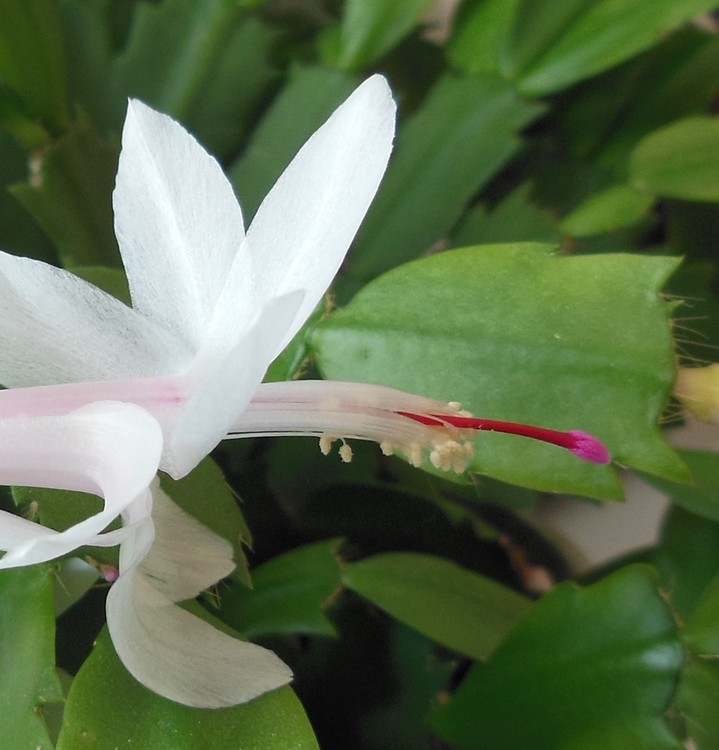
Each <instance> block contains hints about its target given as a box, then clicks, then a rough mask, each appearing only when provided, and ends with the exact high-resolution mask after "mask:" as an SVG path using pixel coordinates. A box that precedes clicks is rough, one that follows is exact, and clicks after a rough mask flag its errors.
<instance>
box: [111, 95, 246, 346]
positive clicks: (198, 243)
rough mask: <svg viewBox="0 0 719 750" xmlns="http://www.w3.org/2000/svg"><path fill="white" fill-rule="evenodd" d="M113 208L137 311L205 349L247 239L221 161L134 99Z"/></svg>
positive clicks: (165, 118) (190, 137)
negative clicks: (230, 273) (234, 261)
mask: <svg viewBox="0 0 719 750" xmlns="http://www.w3.org/2000/svg"><path fill="white" fill-rule="evenodd" d="M113 205H114V208H115V232H116V234H117V239H118V243H119V245H120V251H121V253H122V260H123V263H124V264H125V270H126V271H127V276H128V281H129V284H130V292H131V295H132V303H133V307H134V308H135V309H136V310H138V311H139V312H141V313H143V314H145V315H147V316H148V317H150V318H152V319H153V320H155V321H156V322H159V323H161V324H162V325H163V326H165V327H167V328H168V329H169V330H171V331H173V332H174V333H175V334H176V335H178V336H180V337H181V338H183V339H184V340H185V341H187V342H188V343H189V344H190V345H191V346H193V347H199V345H200V342H201V341H202V337H203V331H204V329H205V327H206V326H207V324H208V323H209V320H210V318H211V316H212V310H213V307H214V304H215V302H216V300H217V297H218V296H219V294H220V290H221V289H222V286H223V284H224V281H225V276H226V274H227V272H228V270H229V267H230V264H231V263H232V259H233V257H234V255H235V253H236V252H237V250H238V248H239V247H240V244H241V242H242V239H243V236H244V229H243V225H242V214H241V212H240V208H239V205H238V203H237V200H236V199H235V196H234V193H233V192H232V187H231V186H230V184H229V182H228V181H227V179H226V178H225V176H224V175H223V173H222V170H221V168H220V166H219V164H217V162H216V161H215V160H214V159H213V158H212V157H211V156H209V154H207V153H206V152H205V151H204V150H203V149H202V147H201V146H200V145H199V144H198V143H197V142H196V141H195V139H194V138H192V136H190V135H189V134H188V133H187V132H186V131H185V130H184V129H183V128H182V127H181V126H180V125H178V124H177V123H176V122H174V121H173V120H172V119H170V118H169V117H167V116H166V115H162V114H159V113H157V112H154V111H153V110H151V109H150V108H149V107H147V106H145V105H144V104H142V103H140V102H138V101H134V100H133V101H130V103H129V105H128V109H127V117H126V119H125V127H124V130H123V134H122V152H121V154H120V163H119V167H118V173H117V181H116V187H115V193H114V196H113Z"/></svg>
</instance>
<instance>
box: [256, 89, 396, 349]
mask: <svg viewBox="0 0 719 750" xmlns="http://www.w3.org/2000/svg"><path fill="white" fill-rule="evenodd" d="M394 115H395V105H394V102H393V101H392V97H391V92H390V90H389V87H388V86H387V82H386V81H385V80H384V78H382V77H381V76H373V77H372V78H370V79H369V80H367V81H365V82H364V83H363V84H362V85H361V86H360V87H359V88H357V89H356V90H355V91H354V93H353V94H352V95H351V96H350V97H349V98H348V99H347V101H345V102H344V104H342V105H341V106H340V107H339V108H338V109H337V110H336V111H335V112H334V114H333V115H332V116H331V117H330V118H329V120H328V121H327V122H326V123H325V124H324V125H323V126H322V127H321V128H320V129H319V130H318V131H317V132H316V133H315V134H314V135H313V136H312V137H311V138H310V139H309V140H308V141H307V143H305V145H304V146H303V147H302V148H301V149H300V151H299V153H298V154H297V156H296V157H295V158H294V160H293V161H292V163H291V164H290V165H289V166H288V167H287V169H286V170H285V171H284V173H283V174H282V176H281V177H280V179H279V180H278V181H277V183H276V184H275V186H274V187H273V188H272V190H271V191H270V193H269V195H268V196H267V197H266V198H265V200H264V201H263V203H262V205H261V206H260V208H259V209H258V211H257V214H256V216H255V218H254V219H253V221H252V224H251V226H250V228H249V229H248V231H247V244H248V247H249V251H250V253H251V255H252V259H253V263H254V265H255V268H256V269H257V273H256V276H255V284H256V294H257V297H258V298H259V299H266V298H269V297H271V296H273V295H275V294H283V293H286V292H289V291H292V290H294V289H304V290H305V291H306V292H307V294H306V296H305V299H304V301H303V303H302V307H301V308H300V310H299V311H298V314H297V317H296V319H295V321H294V322H293V325H292V326H291V327H290V329H289V330H288V332H287V335H286V336H285V338H284V339H283V341H282V344H281V347H284V346H285V345H286V344H287V343H289V341H290V339H291V338H292V337H293V336H294V335H295V333H297V331H298V330H299V329H300V327H301V326H302V324H303V323H304V321H305V320H306V318H307V317H308V316H309V314H310V313H311V312H312V310H313V309H314V308H315V307H316V305H317V303H318V302H319V301H320V299H321V298H322V295H323V294H324V293H325V291H326V290H327V287H328V286H329V284H330V282H331V281H332V279H333V278H334V276H335V274H336V273H337V271H338V269H339V267H340V264H341V263H342V261H343V259H344V257H345V254H346V252H347V249H348V248H349V246H350V243H351V242H352V239H353V237H354V236H355V233H356V232H357V229H358V228H359V225H360V223H361V221H362V219H363V217H364V215H365V213H366V212H367V209H368V207H369V205H370V203H371V201H372V199H373V198H374V195H375V192H376V191H377V188H378V186H379V183H380V180H381V179H382V175H383V174H384V171H385V168H386V166H387V161H388V159H389V155H390V151H391V148H392V138H393V134H394Z"/></svg>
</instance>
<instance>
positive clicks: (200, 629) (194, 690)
mask: <svg viewBox="0 0 719 750" xmlns="http://www.w3.org/2000/svg"><path fill="white" fill-rule="evenodd" d="M153 496H154V500H155V504H154V509H153V516H152V518H147V519H146V520H145V521H144V522H143V523H141V524H140V525H139V526H137V527H136V531H135V533H134V534H133V535H131V536H129V537H128V538H127V540H126V541H125V542H123V544H122V547H121V550H120V572H121V575H120V578H119V579H118V580H117V581H116V582H115V584H114V585H113V586H112V588H111V589H110V593H109V595H108V599H107V624H108V629H109V631H110V636H111V637H112V642H113V645H114V646H115V650H116V651H117V653H118V655H119V656H120V659H121V660H122V662H123V664H124V665H125V667H126V668H127V669H128V671H130V672H131V673H132V674H133V675H134V676H135V678H136V679H137V680H138V681H139V682H141V683H142V684H143V685H145V686H146V687H148V688H149V689H150V690H153V691H154V692H156V693H159V694H160V695H162V696H164V697H165V698H169V699H170V700H174V701H177V702H178V703H183V704H185V705H188V706H195V707H198V708H219V707H222V706H232V705H236V704H238V703H244V702H246V701H249V700H251V699H252V698H256V697H257V696H258V695H261V694H262V693H264V692H267V691H268V690H273V689H274V688H277V687H280V686H282V685H284V684H286V683H287V682H289V680H290V679H291V677H292V674H291V672H290V670H289V669H288V668H287V666H285V664H283V663H282V661H280V659H278V658H277V657H276V656H275V655H274V654H273V653H272V652H271V651H268V650H267V649H264V648H261V647H260V646H256V645H254V644H252V643H246V642H245V641H240V640H238V639H236V638H232V637H230V636H229V635H227V634H225V633H223V632H221V631H219V630H217V629H216V628H214V627H212V626H211V625H210V624H208V623H206V622H204V621H203V620H200V619H199V618H198V617H195V616H194V615H192V614H190V613H189V612H187V611H185V610H183V609H181V608H180V607H178V606H176V605H175V604H174V603H173V602H172V600H171V598H170V597H169V596H168V594H171V595H172V596H173V597H174V596H177V595H185V594H189V595H194V594H196V593H197V590H196V587H197V586H198V585H202V587H203V588H204V587H205V586H206V585H209V584H211V583H215V582H216V581H217V580H219V579H220V578H222V577H223V576H224V575H225V574H226V571H227V553H228V551H229V552H230V553H231V550H228V546H229V545H228V543H227V541H226V540H224V539H222V538H221V537H219V536H217V535H216V534H214V533H213V532H211V531H209V529H206V528H205V527H202V524H199V523H198V521H196V520H195V519H194V518H192V517H191V516H189V515H188V514H186V513H185V512H184V511H182V510H181V509H180V508H178V507H177V506H176V505H175V504H174V503H173V502H172V501H171V500H170V499H169V498H168V497H167V496H166V495H165V494H164V493H163V492H162V491H161V490H159V488H157V487H155V489H154V490H153ZM128 520H133V514H132V512H131V513H130V514H128ZM135 520H136V519H135ZM153 521H154V523H155V525H156V538H155V540H154V542H153ZM198 526H199V527H202V528H201V529H198ZM198 532H199V533H198ZM171 540H172V542H173V543H174V548H173V544H171V543H170V541H171ZM193 565H197V566H198V567H200V568H201V569H202V571H201V573H199V574H198V573H197V572H194V571H192V570H190V568H192V566H193ZM175 575H176V576H177V578H176V580H174V581H173V580H171V579H172V578H173V577H174V576H175Z"/></svg>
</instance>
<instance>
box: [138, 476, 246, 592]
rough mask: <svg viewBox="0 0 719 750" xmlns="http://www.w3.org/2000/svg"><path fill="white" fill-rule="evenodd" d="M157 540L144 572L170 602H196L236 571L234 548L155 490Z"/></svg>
mask: <svg viewBox="0 0 719 750" xmlns="http://www.w3.org/2000/svg"><path fill="white" fill-rule="evenodd" d="M152 495H153V500H154V502H153V508H152V518H153V521H154V523H155V539H154V542H153V544H152V547H151V548H150V550H149V551H148V553H147V555H146V556H145V558H144V560H142V562H141V563H140V567H141V570H142V572H143V573H144V574H145V575H146V576H147V577H148V578H149V580H150V581H151V582H152V585H153V586H154V587H155V588H156V589H158V591H160V593H162V594H164V595H165V596H166V597H167V598H168V599H169V600H170V601H173V602H180V601H183V600H185V599H193V598H194V597H196V596H197V595H198V594H199V593H200V592H201V591H204V590H205V589H206V588H209V587H210V586H212V585H214V584H215V583H217V581H219V580H221V579H222V578H225V577H227V576H228V575H229V574H230V573H231V572H232V571H233V570H234V569H235V563H234V561H233V559H232V554H233V548H232V545H231V544H230V543H229V542H228V541H227V540H226V539H223V538H222V537H221V536H218V535H217V534H215V533H214V532H213V531H211V530H210V529H208V528H207V526H205V525H204V524H203V523H200V522H199V521H198V520H197V519H195V518H193V517H192V516H191V515H189V514H188V513H185V511H183V510H182V509H181V508H180V507H179V506H178V505H177V504H176V503H174V502H173V501H172V500H171V499H170V498H169V497H168V496H167V495H166V494H165V492H163V490H162V489H160V487H159V486H158V487H155V488H154V489H153V493H152Z"/></svg>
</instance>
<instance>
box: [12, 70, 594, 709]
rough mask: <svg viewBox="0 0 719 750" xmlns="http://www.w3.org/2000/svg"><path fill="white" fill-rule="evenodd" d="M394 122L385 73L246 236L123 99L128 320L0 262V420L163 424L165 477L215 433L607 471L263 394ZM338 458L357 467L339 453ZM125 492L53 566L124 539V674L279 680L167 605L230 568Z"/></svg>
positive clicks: (284, 674) (233, 699) (214, 681)
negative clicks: (507, 455)
mask: <svg viewBox="0 0 719 750" xmlns="http://www.w3.org/2000/svg"><path fill="white" fill-rule="evenodd" d="M394 110H395V107H394V103H393V101H392V98H391V95H390V92H389V89H388V87H387V84H386V82H385V81H384V79H382V78H381V77H379V76H374V77H373V78H371V79H369V80H368V81H366V82H365V83H364V84H362V85H361V86H360V87H359V88H358V89H357V90H356V91H355V92H354V93H353V94H352V95H351V96H350V97H349V98H348V99H347V101H346V102H345V103H344V104H342V105H341V106H340V107H339V108H338V109H337V110H336V111H335V112H334V114H333V115H332V116H331V117H330V119H329V120H328V121H327V123H325V125H324V126H323V127H321V128H320V129H319V130H318V131H317V132H316V133H315V134H314V135H313V136H312V137H311V138H310V139H309V140H308V142H307V143H306V144H305V145H304V146H303V148H302V149H301V150H300V151H299V153H298V154H297V156H296V157H295V159H294V160H293V161H292V163H291V164H290V165H289V167H288V168H287V169H286V170H285V172H284V173H283V174H282V176H281V177H280V179H279V180H278V181H277V183H276V184H275V186H274V187H273V188H272V190H271V191H270V193H269V194H268V196H267V197H266V198H265V200H264V201H263V203H262V205H261V206H260V208H259V209H258V211H257V214H256V216H255V217H254V219H253V221H252V224H251V225H250V227H249V229H248V230H247V233H246V234H245V232H244V229H243V221H242V215H241V211H240V207H239V205H238V203H237V201H236V199H235V196H234V194H233V191H232V188H231V186H230V184H229V182H228V181H227V180H226V178H225V177H224V175H223V173H222V170H221V168H220V167H219V165H218V164H217V162H216V161H215V160H214V159H212V157H210V156H209V155H208V154H207V153H206V152H205V151H204V150H203V149H202V148H201V147H200V146H199V144H198V143H197V142H196V141H195V140H194V139H193V138H192V137H191V136H190V135H189V134H188V133H187V132H186V131H185V130H184V129H183V128H182V127H181V126H180V125H178V124H177V123H175V122H174V121H172V120H171V119H170V118H168V117H166V116H165V115H162V114H159V113H156V112H154V111H152V110H151V109H149V108H148V107H146V106H145V105H143V104H141V103H139V102H130V105H129V107H128V114H127V118H126V121H125V127H124V130H123V137H122V152H121V156H120V163H119V168H118V175H117V183H116V188H115V192H114V196H113V203H114V210H115V228H116V233H117V238H118V243H119V246H120V251H121V254H122V260H123V263H124V266H125V271H126V273H127V277H128V282H129V287H130V293H131V298H132V307H127V306H126V305H124V304H122V303H121V302H119V301H117V300H116V299H114V298H113V297H111V296H109V295H107V294H105V293H104V292H102V291H100V290H99V289H97V288H96V287H94V286H92V285H90V284H88V283H86V282H84V281H82V280H80V279H79V278H77V277H76V276H74V275H72V274H70V273H68V272H66V271H64V270H62V269H58V268H55V267H52V266H49V265H46V264H43V263H40V262H37V261H33V260H29V259H24V258H18V257H15V256H11V255H6V254H0V306H1V308H2V309H0V344H1V345H2V349H3V357H2V358H0V382H2V384H3V385H5V386H7V387H9V388H10V390H7V391H2V392H0V418H7V419H12V418H19V417H22V418H38V419H51V418H60V417H61V415H64V414H67V413H69V412H74V411H75V410H77V409H81V408H83V407H84V408H88V407H87V404H90V403H93V402H97V401H108V400H111V401H115V402H125V404H127V405H132V404H134V405H135V406H134V407H133V408H137V407H138V406H139V407H142V408H143V409H145V410H146V411H147V412H148V413H149V414H151V415H152V416H153V417H154V418H155V419H156V420H157V423H158V424H159V426H160V428H161V431H162V438H163V439H162V455H161V458H160V461H159V466H160V468H161V469H163V470H165V471H167V472H168V473H170V474H171V475H172V476H174V477H182V476H184V475H185V474H187V473H188V472H189V471H191V470H192V469H193V468H194V467H195V466H196V465H197V463H198V462H199V461H200V460H201V459H202V458H203V457H204V456H205V455H207V453H208V452H209V451H210V450H212V448H213V447H214V446H215V445H216V444H217V443H218V442H219V441H220V440H221V439H223V438H224V437H243V436H256V435H288V434H289V435H296V434H299V435H315V436H317V437H319V439H320V448H321V449H322V450H323V452H328V451H329V449H330V447H331V445H332V442H333V441H334V440H335V439H340V440H342V441H344V440H346V439H348V438H356V439H365V440H374V441H376V442H378V443H379V444H380V445H381V447H382V450H383V451H384V452H385V453H392V452H398V453H401V454H402V455H404V456H405V457H406V458H408V460H410V462H411V463H413V464H416V465H420V464H422V463H423V462H424V461H425V460H428V461H429V462H431V463H432V464H433V465H434V466H436V467H437V468H441V469H446V470H454V471H462V470H464V468H465V466H466V465H467V462H468V460H469V458H470V457H471V450H472V448H471V438H472V436H473V435H474V433H475V432H476V431H477V430H499V431H503V432H513V433H517V434H521V435H525V436H527V437H533V438H537V439H540V440H546V441H549V442H554V443H556V444H558V445H560V446H562V447H565V448H567V449H569V450H571V451H573V452H574V453H575V454H576V455H577V456H579V457H580V458H583V459H586V460H590V461H598V462H605V461H608V455H607V453H606V450H605V449H604V448H603V446H602V445H601V444H600V443H598V441H596V440H595V439H594V438H592V437H591V436H589V435H586V434H585V433H582V432H578V431H575V432H568V433H564V432H555V431H551V430H542V429H540V428H533V427H526V426H523V425H515V424H509V423H502V422H494V421H488V420H481V419H477V418H475V417H473V416H472V415H471V414H468V413H466V412H464V411H462V410H461V408H460V406H459V405H458V404H454V403H449V404H446V403H442V402H439V401H435V400H433V399H428V398H424V397H420V396H413V395H411V394H406V393H402V392H399V391H396V390H393V389H388V388H383V387H380V386H376V385H361V384H349V383H331V382H324V381H297V382H290V383H272V384H262V383H261V381H262V378H263V376H264V373H265V371H266V369H267V367H268V366H269V364H270V363H271V362H272V360H273V359H274V358H275V357H276V356H277V355H278V354H279V353H280V352H281V351H282V349H283V348H284V347H285V346H286V344H287V343H289V341H290V340H291V339H292V338H293V337H294V336H295V334H296V333H297V332H298V331H299V329H300V328H301V327H302V325H303V324H304V322H305V321H306V319H307V317H308V316H309V315H310V313H311V312H312V311H313V309H314V308H315V307H316V305H317V304H318V303H319V301H320V300H321V298H322V296H323V295H324V294H325V292H326V290H327V287H328V286H329V284H330V282H331V280H332V279H333V277H334V275H335V274H336V272H337V270H338V269H339V266H340V264H341V263H342V260H343V258H344V256H345V254H346V252H347V249H348V247H349V245H350V242H351V241H352V239H353V237H354V235H355V233H356V231H357V229H358V227H359V224H360V222H361V220H362V218H363V216H364V214H365V212H366V210H367V208H368V206H369V204H370V202H371V200H372V198H373V196H374V194H375V192H376V190H377V187H378V185H379V182H380V179H381V177H382V175H383V173H384V170H385V167H386V164H387V161H388V159H389V154H390V151H391V143H392V138H393V132H394ZM28 386H32V387H28ZM340 455H341V456H342V458H343V459H345V460H348V459H349V458H350V457H351V449H350V448H349V445H348V444H346V443H344V442H343V443H342V445H341V447H340ZM138 477H139V474H138ZM143 480H144V481H145V485H144V486H145V487H146V486H147V483H148V481H149V480H147V477H145V476H144V475H143ZM12 481H14V480H12ZM50 481H51V482H52V481H53V480H52V479H51V480H50ZM24 483H26V484H42V482H37V481H32V477H31V476H27V477H26V479H25V480H24ZM140 485H142V482H140ZM54 486H65V485H62V484H58V483H56V484H54ZM134 490H135V488H133V491H127V492H124V493H122V499H121V500H119V501H115V500H114V499H113V502H112V503H111V502H110V501H109V499H108V494H107V493H102V492H101V493H99V494H101V495H103V496H104V497H105V500H106V505H105V508H104V509H103V511H102V514H103V515H100V514H98V516H93V517H92V518H93V519H95V521H93V524H94V525H93V526H92V529H89V528H88V529H85V527H83V526H82V524H79V525H78V526H76V527H72V529H69V530H68V531H67V532H64V533H65V535H66V536H65V539H66V540H67V543H66V544H65V546H64V547H63V548H62V549H61V550H60V548H59V547H58V552H57V554H63V553H67V552H69V551H70V549H72V548H75V547H79V546H81V545H85V544H92V543H97V539H98V536H97V534H98V529H97V524H98V523H99V521H98V520H97V519H98V518H99V519H100V521H102V523H103V524H104V523H106V522H107V521H108V520H110V516H112V515H113V514H115V515H117V514H118V513H120V512H122V513H123V522H124V524H125V525H124V528H123V529H122V530H119V531H116V532H109V533H110V534H112V535H113V536H111V537H108V540H109V539H113V540H115V541H117V540H118V539H123V541H122V546H121V553H120V573H121V575H120V578H119V580H118V581H117V582H116V583H115V584H114V585H113V587H112V589H111V592H110V595H109V599H108V626H109V629H110V633H111V636H112V639H113V642H114V644H115V647H116V649H117V651H118V653H119V655H120V657H121V658H122V660H123V662H124V663H125V664H126V666H127V667H128V668H129V669H130V671H131V672H132V673H133V674H134V675H135V677H137V679H139V680H140V681H141V682H142V683H143V684H145V685H147V686H148V687H150V688H151V689H153V690H155V691H156V692H158V693H160V694H162V695H164V696H166V697H169V698H172V699H173V700H177V701H180V702H183V703H187V704H189V705H195V706H221V705H232V704H234V703H238V702H242V701H245V700H249V699H250V698H252V697H255V696H256V695H259V694H260V693H262V692H264V691H266V690H269V689H272V688H273V687H277V686H279V685H282V684H284V683H285V682H287V681H288V680H289V679H290V676H291V675H290V673H289V670H287V668H286V667H285V666H284V665H283V664H282V663H281V662H280V661H279V660H278V659H277V658H276V657H275V656H274V655H273V654H271V652H268V651H266V650H264V649H261V648H259V647H257V646H254V645H252V644H246V643H243V642H241V641H237V640H236V639H232V638H230V637H229V636H227V635H225V634H223V633H220V632H219V631H217V630H215V629H214V628H212V627H211V626H209V625H208V624H207V623H204V622H202V621H201V620H199V619H197V618H194V617H193V616H192V615H189V614H188V613H187V612H185V611H183V610H181V609H180V608H178V607H177V606H176V605H175V602H177V601H181V600H182V599H186V598H191V597H194V596H195V595H196V594H197V593H199V592H200V591H201V590H202V589H203V588H206V587H207V586H209V585H211V584H212V583H214V582H216V581H217V580H219V579H220V578H222V577H224V576H225V575H227V574H228V573H229V572H230V570H231V569H232V562H231V549H230V545H229V544H228V543H227V542H225V541H224V540H222V539H220V538H219V537H217V536H216V535H214V534H213V533H212V532H210V531H209V530H207V529H204V527H202V525H201V524H199V523H198V522H196V521H195V520H194V519H192V518H191V517H190V516H188V515H187V514H186V513H184V512H182V511H180V510H179V508H177V507H176V506H174V505H173V504H172V502H171V500H169V498H167V497H166V496H164V495H163V494H162V492H161V490H159V488H158V487H157V486H155V487H154V489H153V492H152V497H154V511H153V510H152V506H153V503H152V501H151V499H150V495H149V494H148V493H147V492H144V491H139V490H138V491H137V492H135V491H134ZM88 521H89V519H88ZM26 523H29V522H26ZM83 523H87V522H83ZM85 531H87V533H85ZM47 533H48V532H47V530H43V531H41V532H38V539H39V538H40V537H41V536H42V535H47ZM53 533H56V532H53ZM188 538H192V539H194V540H195V542H194V543H189V542H185V541H184V540H186V539H188ZM153 540H154V541H153ZM178 540H179V541H178ZM72 545H74V546H72ZM0 546H2V547H3V548H4V549H6V550H8V554H7V555H6V556H5V557H4V558H2V560H0V567H8V566H10V565H18V564H28V563H29V562H35V561H38V560H39V559H45V560H46V559H51V558H52V557H54V556H55V555H53V554H51V550H45V551H44V552H43V553H42V554H39V553H38V554H35V555H34V556H33V555H31V554H30V553H29V549H31V548H32V547H33V540H32V539H28V540H24V541H23V543H22V544H21V543H20V542H19V541H16V540H15V539H14V538H13V537H12V534H9V535H5V536H4V537H3V535H2V534H0ZM39 549H40V548H39V547H38V550H39Z"/></svg>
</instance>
